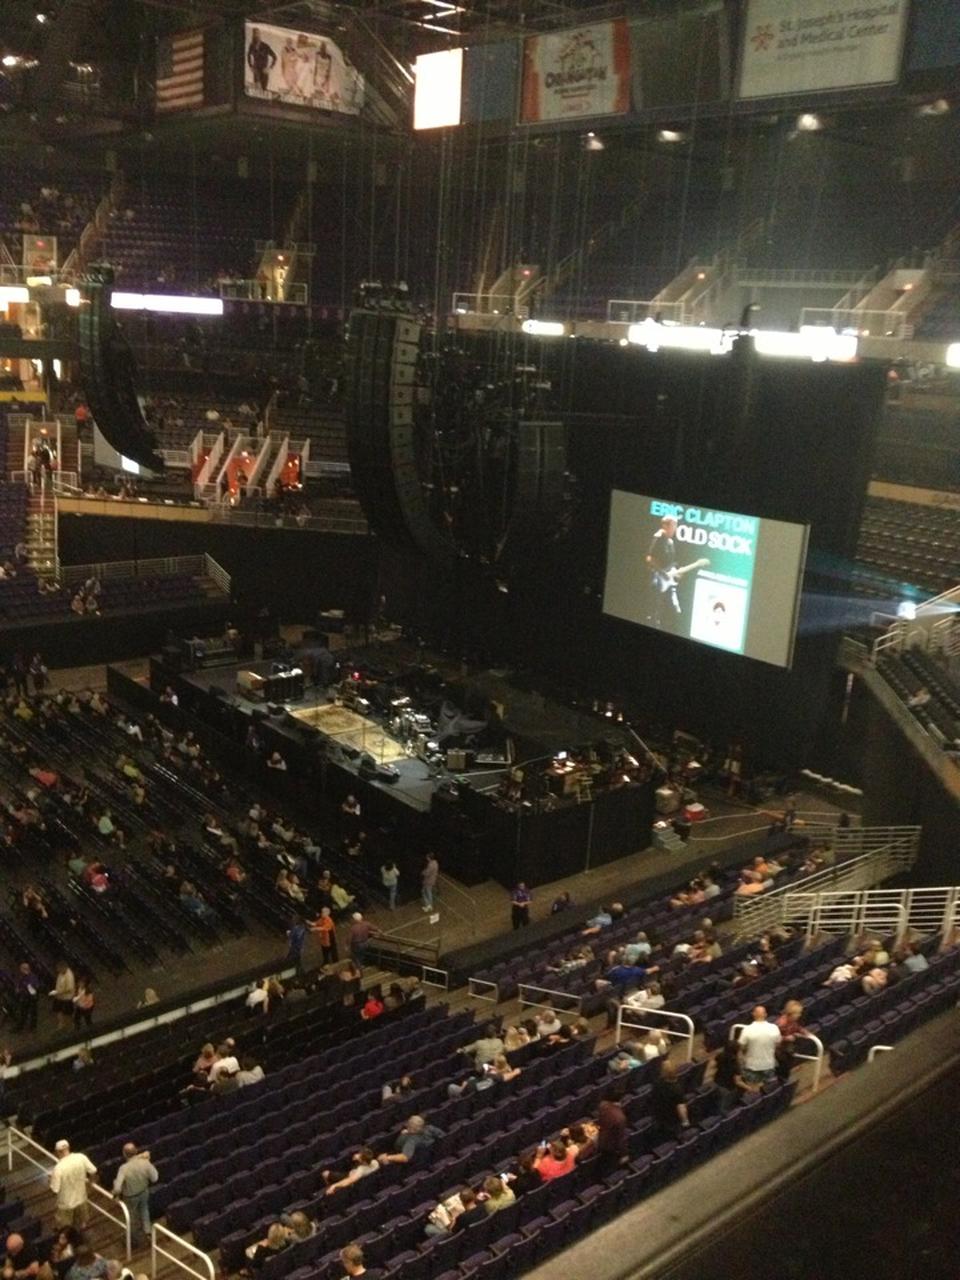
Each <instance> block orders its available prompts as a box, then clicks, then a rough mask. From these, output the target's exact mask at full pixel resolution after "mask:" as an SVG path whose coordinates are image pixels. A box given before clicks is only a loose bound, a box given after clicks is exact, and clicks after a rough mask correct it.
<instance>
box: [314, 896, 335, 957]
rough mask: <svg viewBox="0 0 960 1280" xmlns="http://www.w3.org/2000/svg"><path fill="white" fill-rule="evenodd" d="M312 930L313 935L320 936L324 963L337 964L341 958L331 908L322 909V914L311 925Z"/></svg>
mask: <svg viewBox="0 0 960 1280" xmlns="http://www.w3.org/2000/svg"><path fill="white" fill-rule="evenodd" d="M310 929H311V931H312V932H313V933H319V935H320V951H321V953H322V955H323V963H324V964H335V963H336V962H337V960H339V958H340V957H339V955H338V954H337V924H336V921H335V920H334V918H333V916H332V915H331V914H330V908H329V907H321V908H320V914H319V915H318V916H317V918H316V920H314V921H313V922H312V923H311V925H310Z"/></svg>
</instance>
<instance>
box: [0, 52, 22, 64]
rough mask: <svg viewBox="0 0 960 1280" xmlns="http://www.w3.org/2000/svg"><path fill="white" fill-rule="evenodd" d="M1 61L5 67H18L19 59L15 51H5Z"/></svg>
mask: <svg viewBox="0 0 960 1280" xmlns="http://www.w3.org/2000/svg"><path fill="white" fill-rule="evenodd" d="M2 61H3V65H4V66H5V67H18V66H19V65H20V59H19V58H18V57H17V55H16V54H15V53H5V54H4V55H3V59H2Z"/></svg>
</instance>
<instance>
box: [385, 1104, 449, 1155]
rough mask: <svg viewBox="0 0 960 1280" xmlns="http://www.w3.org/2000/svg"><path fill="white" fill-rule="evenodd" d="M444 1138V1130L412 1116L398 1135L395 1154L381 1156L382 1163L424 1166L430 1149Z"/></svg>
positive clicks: (421, 1118) (420, 1117) (421, 1117)
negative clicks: (439, 1139) (438, 1140)
mask: <svg viewBox="0 0 960 1280" xmlns="http://www.w3.org/2000/svg"><path fill="white" fill-rule="evenodd" d="M442 1137H443V1130H442V1129H438V1128H437V1127H436V1126H435V1125H432V1124H427V1122H426V1120H424V1118H423V1116H411V1117H410V1119H409V1120H408V1121H407V1122H406V1124H405V1125H404V1126H403V1128H402V1129H401V1130H400V1132H399V1133H398V1134H397V1138H396V1142H395V1143H394V1147H395V1150H394V1152H393V1153H392V1154H388V1155H382V1156H380V1163H381V1164H383V1163H384V1162H386V1163H387V1164H422V1163H423V1162H424V1160H425V1159H426V1158H427V1157H428V1156H429V1153H430V1148H431V1147H432V1146H433V1145H434V1143H435V1142H436V1141H437V1139H438V1138H442Z"/></svg>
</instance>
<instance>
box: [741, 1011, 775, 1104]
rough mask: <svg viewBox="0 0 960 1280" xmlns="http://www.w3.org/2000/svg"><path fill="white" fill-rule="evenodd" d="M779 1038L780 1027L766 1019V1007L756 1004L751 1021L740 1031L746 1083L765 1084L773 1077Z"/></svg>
mask: <svg viewBox="0 0 960 1280" xmlns="http://www.w3.org/2000/svg"><path fill="white" fill-rule="evenodd" d="M780 1040H781V1035H780V1028H779V1027H778V1026H777V1024H776V1023H775V1022H768V1021H767V1011H766V1009H765V1008H764V1007H763V1005H762V1004H758V1005H757V1006H756V1007H755V1009H754V1011H753V1021H752V1022H751V1023H750V1025H749V1026H748V1027H744V1029H743V1030H742V1031H741V1032H740V1043H739V1048H740V1057H741V1060H742V1063H743V1078H744V1080H745V1081H746V1082H747V1084H756V1085H760V1084H766V1082H767V1081H768V1080H772V1079H773V1078H774V1076H775V1075H776V1074H777V1046H778V1045H779V1044H780Z"/></svg>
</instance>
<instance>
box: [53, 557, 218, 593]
mask: <svg viewBox="0 0 960 1280" xmlns="http://www.w3.org/2000/svg"><path fill="white" fill-rule="evenodd" d="M205 573H206V564H205V557H204V556H202V555H197V556H164V557H163V558H162V559H161V558H156V559H152V560H110V561H105V562H104V563H103V564H65V565H64V566H63V568H62V570H61V575H60V577H61V581H62V583H63V585H64V586H71V585H72V584H74V583H81V582H86V580H87V579H88V578H99V580H100V581H101V582H108V581H111V580H114V581H116V580H118V579H121V578H143V577H147V576H150V577H158V578H166V577H171V576H172V575H174V574H183V575H184V576H187V577H191V578H199V577H201V576H202V575H203V574H205Z"/></svg>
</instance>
